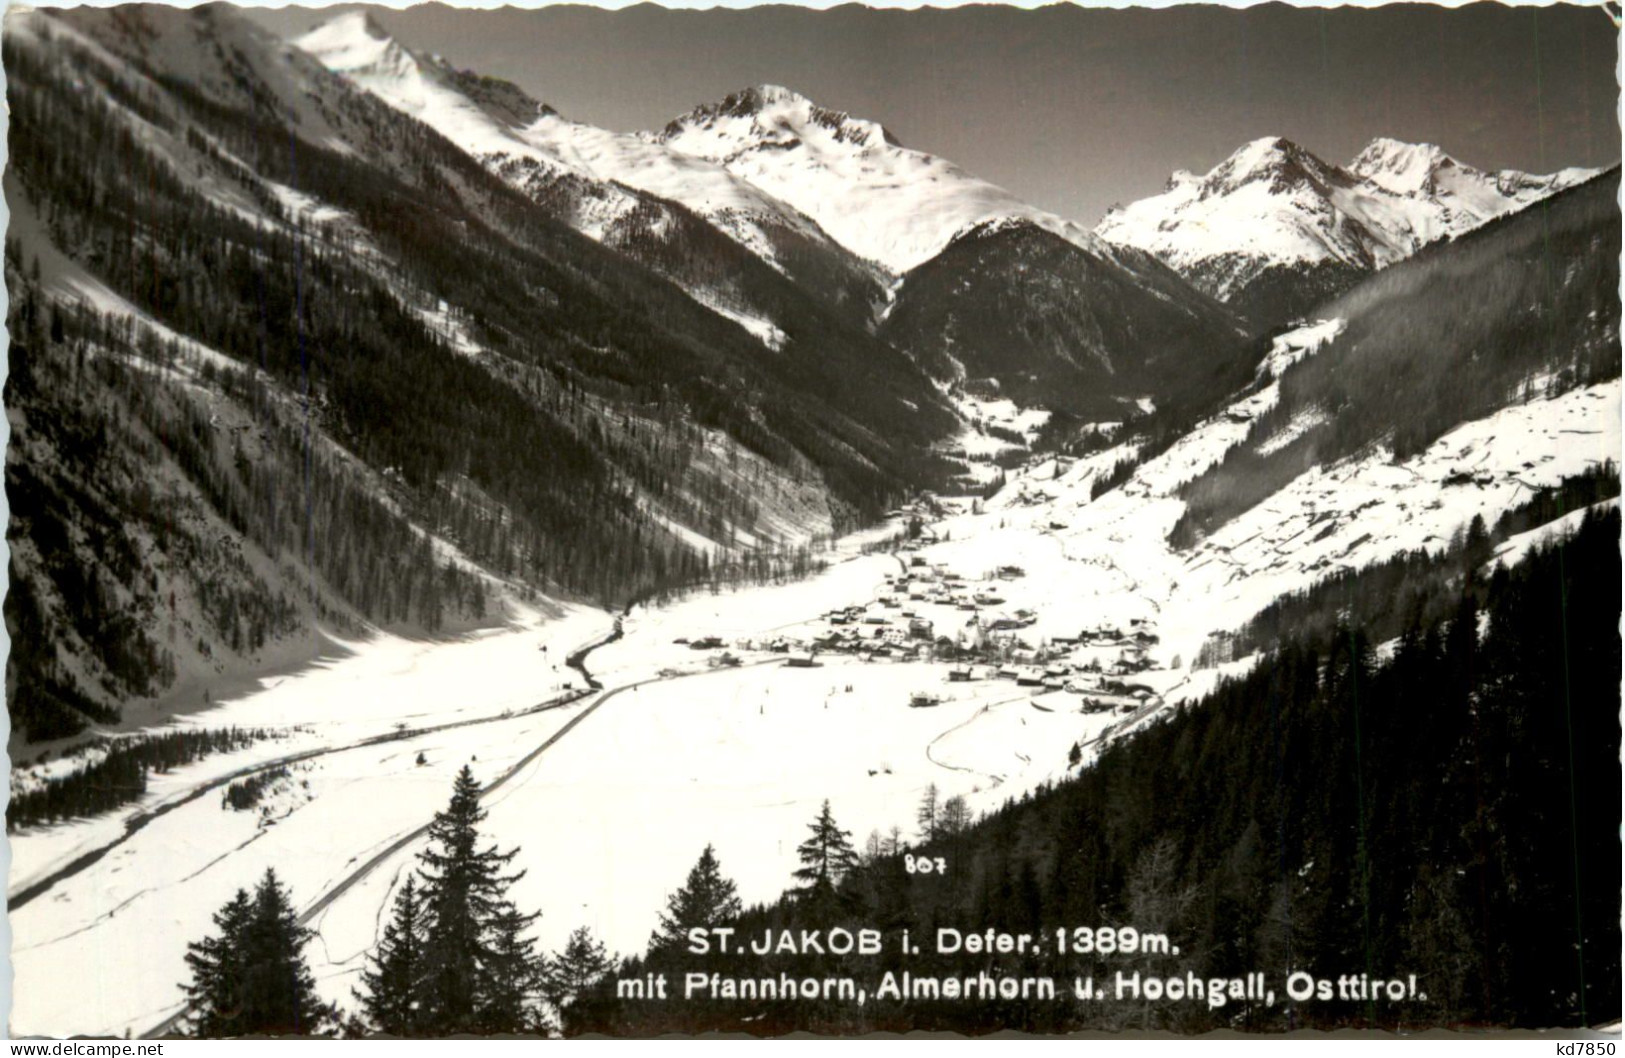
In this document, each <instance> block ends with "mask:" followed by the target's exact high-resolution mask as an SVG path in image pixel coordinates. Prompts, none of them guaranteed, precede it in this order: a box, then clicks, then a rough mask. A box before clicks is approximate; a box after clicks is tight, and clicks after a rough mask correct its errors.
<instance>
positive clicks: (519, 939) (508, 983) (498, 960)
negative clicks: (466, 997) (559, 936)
mask: <svg viewBox="0 0 1625 1058" xmlns="http://www.w3.org/2000/svg"><path fill="white" fill-rule="evenodd" d="M536 918H537V916H535V915H522V914H520V913H519V911H518V910H517V909H515V908H514V906H513V905H512V904H507V903H505V904H504V906H503V907H502V908H501V910H499V911H497V912H496V914H494V915H493V916H492V917H491V953H490V956H489V959H488V961H487V963H486V964H485V966H484V968H483V970H484V973H483V974H482V977H483V980H484V992H485V994H484V996H483V997H482V998H481V1002H480V1008H479V1011H478V1017H479V1022H480V1030H481V1031H482V1032H485V1033H488V1034H493V1035H494V1034H499V1033H500V1034H508V1033H525V1032H542V1031H544V1030H545V1028H546V1025H545V1022H544V1019H543V1018H542V1016H541V1013H540V1009H539V1006H538V1002H537V1001H538V1000H539V999H540V998H541V992H542V970H543V968H544V962H543V960H542V958H541V956H540V955H539V954H538V953H537V951H536V948H535V942H534V941H533V940H532V939H531V938H529V937H527V936H525V931H526V930H527V929H529V928H530V924H531V923H532V922H534V921H536Z"/></svg>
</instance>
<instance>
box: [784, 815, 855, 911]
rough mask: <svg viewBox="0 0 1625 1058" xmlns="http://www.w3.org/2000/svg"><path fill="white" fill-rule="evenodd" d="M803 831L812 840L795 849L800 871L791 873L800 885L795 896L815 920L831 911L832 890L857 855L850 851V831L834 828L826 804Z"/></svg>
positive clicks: (833, 819) (851, 865)
mask: <svg viewBox="0 0 1625 1058" xmlns="http://www.w3.org/2000/svg"><path fill="white" fill-rule="evenodd" d="M807 829H808V830H810V831H812V836H811V837H809V838H808V839H807V840H806V841H803V842H802V843H801V844H800V845H799V846H798V847H797V848H796V854H797V855H798V856H799V857H800V858H801V867H800V868H798V869H797V870H796V872H795V878H796V880H797V881H799V882H800V883H801V886H800V889H799V890H798V895H799V896H800V898H801V899H802V901H803V902H804V903H805V904H806V905H807V906H808V907H809V908H811V909H812V913H813V914H814V916H815V917H823V916H827V915H828V914H829V913H831V912H832V911H833V910H834V909H835V906H836V903H837V900H836V887H837V886H838V885H840V883H841V879H842V878H844V877H846V875H847V873H848V872H849V871H851V870H852V869H853V868H855V867H856V866H857V865H858V854H857V851H856V850H855V849H853V847H852V833H851V831H847V830H842V829H841V828H840V826H838V825H837V824H836V822H835V816H834V814H833V813H831V812H830V809H829V802H828V801H827V800H826V801H825V802H824V807H823V809H822V810H820V811H819V813H818V818H817V819H815V820H813V821H812V822H811V823H810V824H808V826H807Z"/></svg>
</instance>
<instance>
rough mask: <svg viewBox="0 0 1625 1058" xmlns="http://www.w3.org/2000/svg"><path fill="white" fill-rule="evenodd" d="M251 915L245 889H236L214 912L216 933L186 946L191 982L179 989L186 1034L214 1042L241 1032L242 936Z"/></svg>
mask: <svg viewBox="0 0 1625 1058" xmlns="http://www.w3.org/2000/svg"><path fill="white" fill-rule="evenodd" d="M252 914H253V905H252V904H251V903H250V902H249V899H248V892H247V890H244V889H239V890H237V895H236V896H234V897H232V898H231V900H230V901H228V902H227V903H226V905H225V906H224V907H222V908H221V909H220V910H219V911H216V912H215V913H214V926H215V929H217V930H219V934H218V935H217V936H213V937H205V938H204V939H202V940H200V941H194V942H192V943H191V944H188V945H187V946H186V948H187V952H186V964H187V965H188V966H190V967H191V968H192V981H191V983H190V984H187V985H184V986H183V988H184V989H185V991H186V1002H187V1004H188V1006H189V1007H190V1008H191V1017H190V1025H189V1030H190V1031H189V1034H190V1035H192V1036H196V1037H198V1038H200V1039H216V1038H219V1037H223V1036H233V1035H237V1034H239V1033H240V1032H241V1031H242V1009H243V985H244V981H243V955H244V950H243V937H244V935H245V934H246V933H247V931H248V922H249V919H250V917H251V916H252Z"/></svg>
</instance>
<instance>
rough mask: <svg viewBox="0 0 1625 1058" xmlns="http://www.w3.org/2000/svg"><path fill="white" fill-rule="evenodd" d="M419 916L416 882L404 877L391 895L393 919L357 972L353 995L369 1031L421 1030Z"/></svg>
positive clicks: (414, 1032) (408, 1032)
mask: <svg viewBox="0 0 1625 1058" xmlns="http://www.w3.org/2000/svg"><path fill="white" fill-rule="evenodd" d="M422 912H423V901H422V899H421V897H420V895H419V893H418V888H417V879H416V878H414V877H412V876H411V875H408V876H407V879H406V883H405V884H404V885H402V886H401V889H400V892H398V893H396V894H395V909H394V916H393V917H392V919H391V920H390V922H389V924H388V925H386V926H385V927H384V936H383V939H382V940H381V941H380V942H379V944H378V950H377V951H376V952H373V953H372V954H370V955H369V956H368V962H369V963H370V964H371V965H370V966H369V967H368V968H367V969H364V970H362V971H361V984H362V987H361V988H359V989H357V990H356V993H355V994H356V998H357V999H359V1000H360V1001H361V1011H362V1019H363V1021H364V1023H365V1026H366V1028H367V1029H368V1030H370V1031H373V1032H382V1033H388V1034H389V1035H391V1036H406V1037H411V1036H416V1035H418V1034H419V1033H420V1032H421V1031H422V1012H421V1010H420V1009H419V1003H420V1000H421V996H422V988H423V913H422Z"/></svg>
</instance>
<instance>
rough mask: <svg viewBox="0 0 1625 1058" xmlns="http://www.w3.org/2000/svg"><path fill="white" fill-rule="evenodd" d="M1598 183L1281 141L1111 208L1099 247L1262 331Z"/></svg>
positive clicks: (1380, 143) (1382, 146) (1568, 173)
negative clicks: (1154, 264)
mask: <svg viewBox="0 0 1625 1058" xmlns="http://www.w3.org/2000/svg"><path fill="white" fill-rule="evenodd" d="M1594 175H1596V172H1595V170H1588V169H1564V170H1562V171H1560V172H1557V173H1553V174H1551V175H1550V176H1531V175H1529V174H1527V173H1521V172H1516V171H1511V170H1508V171H1503V172H1497V173H1488V172H1483V171H1481V170H1478V169H1474V168H1472V167H1471V166H1468V165H1464V164H1462V163H1461V162H1458V161H1457V160H1456V159H1454V158H1452V157H1450V156H1449V155H1448V154H1446V153H1444V151H1442V150H1441V149H1440V148H1438V147H1436V146H1434V145H1432V144H1407V143H1401V142H1399V141H1398V140H1393V139H1385V138H1379V139H1376V140H1373V141H1372V142H1371V143H1370V144H1369V145H1368V146H1367V147H1366V148H1365V149H1364V150H1362V151H1361V152H1360V153H1359V155H1358V156H1357V157H1356V158H1355V159H1354V161H1353V162H1352V163H1350V164H1349V165H1348V166H1347V167H1339V166H1336V165H1332V164H1330V163H1328V162H1325V161H1323V160H1322V159H1320V158H1318V157H1316V156H1315V155H1314V154H1312V153H1311V152H1309V151H1308V150H1305V149H1304V148H1303V147H1301V146H1299V145H1298V144H1296V143H1293V142H1292V141H1291V140H1287V139H1283V138H1281V137H1278V136H1271V137H1265V138H1262V139H1257V140H1254V141H1252V142H1251V143H1248V144H1245V145H1244V146H1242V147H1241V148H1240V149H1239V150H1237V151H1236V152H1235V153H1234V154H1232V155H1231V156H1230V157H1228V158H1226V159H1225V160H1224V161H1223V162H1221V163H1219V164H1218V165H1217V166H1215V167H1214V168H1213V169H1212V170H1210V171H1209V172H1207V173H1205V174H1202V175H1196V174H1193V173H1190V172H1186V171H1183V170H1181V171H1179V172H1176V173H1174V174H1173V176H1172V178H1171V179H1170V180H1169V182H1168V187H1167V190H1165V191H1164V192H1163V193H1162V194H1160V195H1155V196H1153V197H1151V198H1146V199H1142V200H1140V201H1138V202H1135V203H1133V204H1132V205H1129V206H1126V207H1122V208H1118V209H1114V210H1112V211H1111V212H1110V213H1108V214H1107V215H1106V217H1105V218H1104V219H1103V220H1102V221H1101V222H1100V224H1099V225H1098V226H1097V227H1096V229H1095V231H1096V233H1097V234H1098V235H1100V236H1101V237H1102V238H1104V239H1106V240H1109V241H1111V242H1113V243H1118V244H1121V245H1125V246H1136V247H1139V248H1141V249H1144V250H1148V251H1150V252H1151V253H1154V254H1156V255H1157V256H1158V257H1159V258H1161V259H1162V260H1163V261H1165V262H1166V263H1167V264H1169V265H1170V266H1172V267H1173V268H1175V269H1176V270H1178V271H1179V272H1180V273H1181V274H1183V275H1185V276H1186V277H1187V278H1188V279H1190V280H1191V282H1193V283H1194V284H1196V285H1197V286H1198V287H1200V288H1201V289H1202V290H1204V291H1206V292H1208V293H1209V294H1212V295H1213V296H1215V297H1217V298H1219V299H1220V300H1222V301H1225V302H1227V303H1229V304H1230V305H1231V306H1232V307H1233V308H1235V309H1236V310H1237V311H1238V312H1241V313H1242V314H1243V315H1245V316H1248V317H1249V318H1251V319H1252V320H1253V321H1254V322H1255V323H1258V324H1260V325H1268V324H1271V323H1274V322H1277V321H1279V320H1282V319H1285V318H1288V317H1291V316H1293V315H1296V314H1298V313H1301V312H1303V311H1305V310H1307V309H1309V308H1311V307H1312V306H1313V305H1314V304H1315V303H1316V302H1319V301H1321V300H1324V299H1325V298H1326V297H1328V296H1331V295H1333V294H1336V293H1338V292H1340V291H1341V290H1342V289H1346V288H1347V287H1349V286H1351V285H1352V284H1353V283H1354V282H1355V281H1356V280H1358V279H1359V278H1360V277H1362V276H1364V275H1367V274H1369V273H1370V272H1372V271H1375V270H1376V269H1379V268H1383V267H1386V266H1387V265H1390V264H1392V263H1393V262H1395V261H1397V260H1400V259H1401V258H1403V257H1406V256H1409V255H1410V254H1412V253H1414V252H1415V251H1416V250H1417V249H1419V248H1420V247H1422V246H1424V245H1426V244H1428V243H1430V242H1434V241H1436V240H1438V239H1441V238H1447V237H1454V236H1457V235H1460V234H1462V233H1464V232H1466V231H1470V230H1471V229H1473V228H1476V227H1478V226H1479V225H1480V224H1483V223H1484V222H1485V221H1487V220H1489V219H1491V218H1493V217H1497V216H1500V215H1502V214H1504V213H1507V212H1510V211H1513V210H1517V209H1522V208H1523V207H1525V206H1527V205H1529V204H1530V203H1533V202H1537V201H1539V200H1540V199H1542V198H1545V197H1546V196H1548V195H1550V194H1552V193H1554V192H1556V191H1560V190H1562V189H1563V188H1566V187H1571V186H1573V185H1574V184H1577V183H1580V182H1582V181H1584V180H1586V179H1589V178H1590V177H1592V176H1594Z"/></svg>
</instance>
